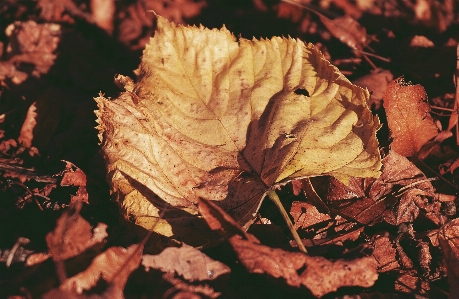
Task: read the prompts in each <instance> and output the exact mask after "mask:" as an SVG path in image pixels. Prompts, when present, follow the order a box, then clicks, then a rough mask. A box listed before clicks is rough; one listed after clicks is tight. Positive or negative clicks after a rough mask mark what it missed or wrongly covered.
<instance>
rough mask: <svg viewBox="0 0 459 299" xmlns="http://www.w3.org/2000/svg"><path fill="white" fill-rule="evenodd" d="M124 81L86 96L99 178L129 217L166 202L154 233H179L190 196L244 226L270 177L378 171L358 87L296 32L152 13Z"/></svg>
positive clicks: (373, 126) (152, 213)
mask: <svg viewBox="0 0 459 299" xmlns="http://www.w3.org/2000/svg"><path fill="white" fill-rule="evenodd" d="M123 81H124V82H126V81H130V80H126V78H124V80H118V82H119V83H120V82H121V83H122V82H123ZM124 85H125V86H126V87H125V90H126V92H123V93H121V94H120V96H119V97H118V98H116V99H115V100H110V99H106V98H104V97H103V96H100V97H98V98H96V101H97V103H98V107H99V110H98V111H96V114H97V116H98V120H97V122H98V123H99V126H98V129H99V133H100V134H99V138H100V140H101V143H102V149H103V154H104V156H105V160H106V164H107V170H108V180H109V182H110V184H111V188H112V193H113V195H114V198H115V200H116V201H118V202H119V204H120V205H121V206H122V208H123V210H124V214H125V216H126V218H130V219H131V220H133V219H135V223H136V224H139V225H141V226H143V227H145V228H147V229H150V228H151V227H152V226H153V224H154V223H156V220H157V218H158V216H159V212H160V210H161V209H164V208H168V212H166V214H165V216H164V219H163V220H162V221H160V223H159V224H158V225H156V226H155V231H158V232H160V233H162V234H164V235H167V236H171V235H176V236H177V234H180V233H181V234H182V235H185V237H186V236H187V235H188V234H189V231H187V232H185V231H184V229H185V227H188V228H190V225H191V224H189V223H187V222H185V219H187V218H189V216H191V215H196V213H197V209H196V202H197V200H198V198H199V197H202V198H206V199H209V200H215V201H218V202H219V205H220V206H221V207H223V208H224V209H225V210H226V211H227V212H228V213H229V214H230V215H231V216H232V217H234V218H235V219H236V221H238V222H239V223H241V224H242V225H248V224H249V223H250V222H251V220H252V218H253V214H254V213H255V212H256V211H257V209H258V207H259V206H260V204H261V201H262V199H263V197H264V196H265V193H266V192H267V191H268V190H271V189H273V188H275V187H276V186H278V185H280V184H285V183H286V182H289V181H291V180H294V179H298V178H304V177H309V176H318V175H324V174H328V175H333V176H335V177H338V178H339V179H341V180H344V181H346V180H347V178H348V177H349V176H357V177H377V176H378V175H379V168H380V165H381V163H380V156H379V152H378V143H377V140H376V137H375V132H376V130H377V129H378V128H379V120H378V119H377V118H376V117H374V116H373V115H372V114H371V112H370V110H369V109H368V107H367V105H366V102H367V100H368V98H369V93H368V91H366V90H363V89H361V88H360V87H357V86H355V85H353V84H352V83H350V82H349V81H348V80H347V79H346V78H345V77H344V76H343V75H342V74H341V73H340V72H339V71H338V69H337V68H336V67H334V66H333V65H331V64H330V63H329V62H328V61H327V60H325V59H324V57H323V56H322V54H321V53H320V51H318V50H317V49H315V48H314V47H313V46H312V45H311V44H305V43H303V42H302V41H300V40H295V39H291V38H281V37H273V38H272V39H270V40H265V39H262V40H256V39H253V40H252V41H250V40H246V39H243V38H239V39H236V38H235V37H234V36H233V35H232V34H231V33H230V32H229V31H228V30H226V29H225V28H222V29H220V30H217V29H213V30H210V29H206V28H203V27H200V28H197V27H184V26H181V25H175V24H173V23H169V22H168V21H167V20H166V19H164V18H162V17H158V19H157V29H156V32H155V35H154V37H153V38H152V39H151V40H150V43H149V44H148V45H147V47H146V49H145V50H144V52H143V57H142V62H141V64H140V67H139V69H138V78H137V82H136V83H135V84H134V85H132V84H131V83H129V82H128V83H127V84H124ZM172 208H175V212H171V210H174V209H172ZM192 228H193V227H192ZM193 229H195V228H193ZM188 236H189V235H188Z"/></svg>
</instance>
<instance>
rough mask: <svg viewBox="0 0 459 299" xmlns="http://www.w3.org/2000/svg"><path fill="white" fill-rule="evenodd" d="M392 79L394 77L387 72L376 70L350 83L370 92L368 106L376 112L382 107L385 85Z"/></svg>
mask: <svg viewBox="0 0 459 299" xmlns="http://www.w3.org/2000/svg"><path fill="white" fill-rule="evenodd" d="M393 78H394V76H393V75H392V73H391V72H390V71H389V70H383V69H378V70H375V71H372V72H371V73H370V74H367V75H364V76H362V77H359V78H357V79H355V80H353V81H352V83H354V84H355V85H357V86H360V87H362V88H367V89H368V91H370V101H369V102H368V106H370V107H372V108H373V109H375V110H378V109H380V108H381V107H382V99H383V95H384V91H385V90H386V88H387V83H388V82H389V81H391V80H392V79H393Z"/></svg>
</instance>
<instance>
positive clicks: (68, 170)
mask: <svg viewBox="0 0 459 299" xmlns="http://www.w3.org/2000/svg"><path fill="white" fill-rule="evenodd" d="M64 162H65V170H64V174H63V177H62V180H61V186H75V187H78V190H77V194H76V195H72V198H71V201H70V202H71V203H73V202H76V201H82V202H84V203H89V195H88V192H87V191H86V174H85V173H84V172H83V171H82V170H81V169H80V168H78V167H77V166H75V164H73V163H71V162H68V161H64Z"/></svg>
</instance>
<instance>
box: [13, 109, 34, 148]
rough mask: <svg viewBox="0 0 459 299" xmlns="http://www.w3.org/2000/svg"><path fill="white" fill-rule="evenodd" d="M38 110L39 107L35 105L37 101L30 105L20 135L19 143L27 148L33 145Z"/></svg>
mask: <svg viewBox="0 0 459 299" xmlns="http://www.w3.org/2000/svg"><path fill="white" fill-rule="evenodd" d="M36 110H37V107H35V103H33V104H32V105H30V107H29V109H28V110H27V114H26V118H25V120H24V123H23V124H22V127H21V131H20V133H19V137H18V141H19V143H20V144H21V145H22V146H24V147H27V148H30V147H32V140H33V128H35V125H36V124H37V121H36V120H35V118H36V117H37V112H35V111H36Z"/></svg>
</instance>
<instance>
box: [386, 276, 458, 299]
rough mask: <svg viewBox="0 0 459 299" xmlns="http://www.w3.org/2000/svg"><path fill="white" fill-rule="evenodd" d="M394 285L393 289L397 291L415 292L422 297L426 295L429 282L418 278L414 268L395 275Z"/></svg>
mask: <svg viewBox="0 0 459 299" xmlns="http://www.w3.org/2000/svg"><path fill="white" fill-rule="evenodd" d="M394 287H395V290H397V291H399V292H402V293H407V294H417V295H421V296H423V297H425V296H426V295H428V291H429V290H430V284H429V282H428V281H425V280H423V279H422V278H420V277H419V275H418V273H417V271H416V270H410V271H406V272H402V273H401V274H400V276H399V277H397V280H396V281H395V286H394ZM450 298H454V297H450Z"/></svg>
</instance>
